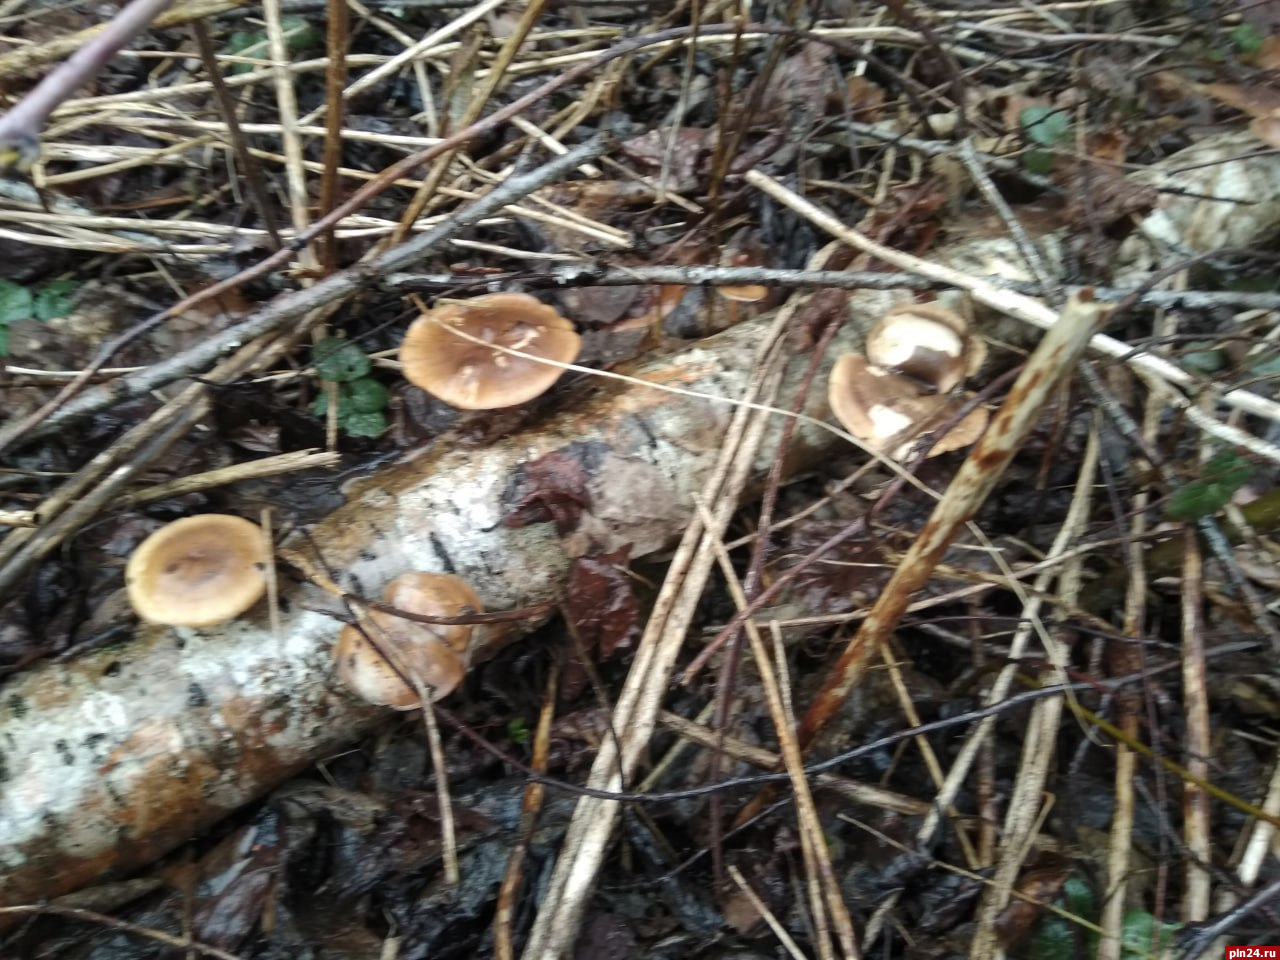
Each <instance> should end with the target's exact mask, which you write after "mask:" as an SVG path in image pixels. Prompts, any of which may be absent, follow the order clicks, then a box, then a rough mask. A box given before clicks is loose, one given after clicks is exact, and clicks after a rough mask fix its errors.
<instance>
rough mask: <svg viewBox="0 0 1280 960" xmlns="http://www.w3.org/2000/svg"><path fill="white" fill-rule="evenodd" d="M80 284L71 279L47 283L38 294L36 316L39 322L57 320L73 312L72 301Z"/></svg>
mask: <svg viewBox="0 0 1280 960" xmlns="http://www.w3.org/2000/svg"><path fill="white" fill-rule="evenodd" d="M79 288H80V284H79V283H78V282H77V281H75V280H72V279H70V278H67V279H64V280H55V281H53V283H46V284H45V285H44V286H43V287H41V288H40V292H39V293H37V294H36V302H35V314H36V319H37V320H56V319H57V318H58V317H65V316H66V315H67V314H68V313H70V312H71V301H72V300H73V299H74V298H75V293H76V290H78V289H79Z"/></svg>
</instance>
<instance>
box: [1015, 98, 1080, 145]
mask: <svg viewBox="0 0 1280 960" xmlns="http://www.w3.org/2000/svg"><path fill="white" fill-rule="evenodd" d="M1018 126H1020V127H1022V132H1023V134H1024V135H1025V136H1026V138H1027V139H1028V140H1030V141H1031V142H1032V143H1038V144H1040V146H1042V147H1052V146H1053V145H1054V144H1055V143H1058V142H1059V141H1061V140H1062V138H1063V137H1065V136H1066V135H1067V130H1068V129H1069V128H1070V127H1071V116H1070V115H1069V114H1068V113H1067V112H1066V111H1065V110H1059V109H1057V108H1056V107H1024V108H1023V110H1022V112H1021V113H1019V114H1018Z"/></svg>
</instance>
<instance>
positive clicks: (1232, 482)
mask: <svg viewBox="0 0 1280 960" xmlns="http://www.w3.org/2000/svg"><path fill="white" fill-rule="evenodd" d="M1252 474H1253V465H1252V464H1250V463H1249V461H1248V460H1247V459H1245V458H1244V457H1242V456H1241V455H1240V454H1238V453H1236V452H1235V451H1234V450H1220V451H1218V452H1217V453H1215V454H1214V455H1213V456H1212V457H1211V458H1210V459H1209V461H1208V462H1207V463H1206V464H1205V465H1204V466H1203V467H1202V468H1201V469H1200V476H1199V477H1198V478H1197V479H1195V480H1192V481H1191V482H1190V483H1188V484H1187V485H1186V486H1185V487H1183V488H1182V489H1181V490H1179V491H1177V492H1176V493H1175V494H1174V495H1173V496H1172V497H1170V498H1169V502H1168V504H1166V506H1165V508H1164V512H1165V516H1167V517H1168V518H1169V519H1170V520H1199V519H1200V518H1201V517H1208V516H1212V515H1213V514H1215V513H1217V512H1218V511H1219V510H1221V509H1222V508H1223V507H1225V506H1226V505H1227V504H1228V503H1230V502H1231V498H1232V497H1233V496H1234V495H1235V492H1236V491H1237V490H1239V489H1240V487H1241V486H1243V484H1244V482H1245V481H1246V480H1248V479H1249V477H1250V476H1251V475H1252Z"/></svg>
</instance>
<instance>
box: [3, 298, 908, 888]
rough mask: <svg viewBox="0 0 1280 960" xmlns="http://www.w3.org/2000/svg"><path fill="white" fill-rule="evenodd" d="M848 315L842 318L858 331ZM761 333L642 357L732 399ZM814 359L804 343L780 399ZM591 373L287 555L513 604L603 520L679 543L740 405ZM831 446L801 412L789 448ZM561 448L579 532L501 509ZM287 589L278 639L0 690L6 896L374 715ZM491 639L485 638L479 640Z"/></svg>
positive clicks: (630, 536)
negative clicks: (518, 423) (582, 511)
mask: <svg viewBox="0 0 1280 960" xmlns="http://www.w3.org/2000/svg"><path fill="white" fill-rule="evenodd" d="M853 302H854V303H855V304H857V309H858V311H859V312H863V313H865V315H867V316H874V315H876V314H877V313H878V312H880V311H882V310H883V309H885V308H886V307H887V306H888V305H889V303H890V302H891V297H890V295H888V294H885V293H880V292H867V293H861V294H854V295H853ZM852 327H853V325H848V328H847V329H846V330H845V331H844V332H843V333H842V334H841V338H842V341H843V343H844V344H845V348H847V345H848V343H849V339H850V338H851V337H854V336H856V333H855V332H854V330H853V329H852ZM761 329H762V327H761V324H760V323H758V322H756V323H748V324H744V325H742V326H740V327H737V328H735V329H733V330H730V331H728V332H726V333H724V334H721V335H719V336H717V337H714V338H711V339H710V340H707V341H705V342H703V343H700V344H697V345H695V346H693V347H690V348H688V349H686V350H685V351H683V352H682V353H680V354H677V355H675V356H672V357H668V358H663V359H658V360H654V361H651V362H649V363H647V364H645V365H644V366H643V367H641V368H639V369H638V370H637V371H636V374H637V375H638V376H640V377H642V378H645V379H648V380H650V381H651V382H653V383H654V384H658V385H662V386H666V387H673V388H679V389H684V390H690V391H695V392H698V393H705V394H710V395H712V396H714V397H721V398H736V397H738V396H741V395H743V394H744V392H745V389H746V384H747V379H748V376H749V375H750V372H751V371H750V368H751V362H752V357H753V354H754V351H755V349H756V345H757V340H758V337H759V335H760V331H761ZM838 349H839V345H838V346H837V352H838ZM833 355H834V354H833ZM807 362H808V357H807V356H806V355H803V354H798V355H796V356H795V357H794V358H793V359H792V361H791V364H790V369H789V382H790V387H789V388H788V390H786V391H785V392H784V398H787V399H789V397H790V396H791V395H792V394H793V392H794V386H795V384H796V382H797V379H798V377H799V375H800V373H801V372H802V371H803V368H804V366H805V364H806V363H807ZM824 382H825V372H824V373H823V375H822V376H821V377H820V378H819V379H818V381H817V383H816V386H815V389H814V391H813V396H811V397H810V400H809V402H808V405H807V407H806V411H805V412H806V413H808V414H809V415H811V416H816V417H824V416H825V415H826V402H825V398H824V394H825V390H824V389H823V386H822V385H823V383H824ZM581 388H582V389H580V390H579V391H577V392H576V393H570V394H569V395H568V397H567V398H566V400H565V402H564V404H563V410H562V411H561V412H560V413H559V414H558V415H557V416H556V418H555V419H554V420H553V421H551V422H548V423H547V424H545V425H543V426H539V427H534V428H531V429H529V430H526V431H524V432H522V433H519V434H517V435H515V436H512V437H510V438H507V439H506V440H504V441H501V442H499V443H497V444H494V445H492V446H487V447H484V448H473V447H465V446H460V445H457V444H450V443H441V444H438V445H437V448H436V449H434V450H432V451H430V452H428V453H426V454H424V455H421V456H418V457H416V458H413V459H409V460H407V461H405V462H403V463H400V464H397V465H395V466H392V467H390V468H387V469H385V470H383V471H381V472H379V473H377V474H376V475H373V476H371V477H369V478H366V479H363V480H360V481H358V482H356V483H355V484H353V485H352V488H351V489H350V490H349V491H348V493H349V500H348V503H347V505H346V506H344V507H342V508H340V509H339V510H337V511H336V512H334V513H333V514H332V515H331V516H330V517H328V518H327V519H326V520H325V521H323V522H322V523H320V524H318V525H317V526H316V527H315V528H314V529H313V530H312V531H311V538H310V540H309V541H308V540H306V539H305V538H302V537H294V538H293V539H292V541H291V542H289V543H286V544H285V546H284V549H283V550H282V554H283V555H284V557H285V558H286V559H288V558H289V557H290V556H293V557H294V558H298V557H302V558H304V559H306V558H308V557H309V556H310V555H311V547H310V544H311V543H314V544H315V545H316V546H317V547H318V549H319V551H320V552H321V553H322V554H323V559H324V563H325V565H326V566H327V568H328V569H329V570H332V571H338V572H339V573H338V574H337V578H338V579H339V581H340V582H341V583H342V585H343V586H345V587H348V588H349V589H351V590H352V591H353V592H358V593H360V594H362V595H365V596H376V595H377V594H378V593H379V592H380V590H381V587H382V585H383V584H384V583H385V582H386V581H387V580H388V579H390V578H391V577H392V576H394V575H395V574H397V573H401V572H404V571H405V570H450V571H452V572H455V573H457V574H458V575H460V576H462V577H464V578H466V579H467V580H469V581H470V582H471V583H472V584H473V585H474V587H475V589H476V591H477V592H478V593H479V595H480V597H481V599H482V600H483V601H484V603H485V605H486V607H487V609H490V610H503V609H511V608H513V607H523V606H529V605H532V604H536V603H539V602H543V601H548V600H555V599H557V598H558V597H559V596H560V594H561V591H562V587H563V584H564V582H565V577H566V574H567V571H568V567H569V556H570V553H571V552H576V551H578V550H580V549H581V548H582V547H583V545H584V542H585V540H586V539H587V538H588V537H590V538H591V539H593V540H594V541H595V542H597V543H599V544H600V545H601V546H602V548H603V549H605V550H612V549H615V548H617V547H619V546H622V545H624V544H630V545H631V555H632V556H641V555H644V554H646V553H651V552H653V551H655V550H657V549H659V548H661V547H663V546H665V545H667V544H669V543H670V542H672V541H673V540H675V539H676V538H678V537H679V535H680V533H681V532H682V531H683V530H684V528H685V526H686V525H687V524H688V521H689V518H690V516H691V511H692V493H693V492H694V491H697V490H698V489H699V488H700V487H701V486H702V484H703V482H704V480H705V478H706V474H707V472H708V471H709V470H710V469H711V467H712V465H713V464H714V461H715V458H716V454H717V451H718V449H719V446H720V443H721V441H722V439H723V433H724V427H725V424H726V423H727V422H728V418H729V415H730V412H731V408H730V406H729V405H728V404H726V403H723V402H713V401H710V400H706V399H699V398H696V397H690V396H687V395H680V394H674V393H671V392H666V391H661V390H657V389H653V388H652V387H649V386H644V385H633V384H622V383H619V382H617V381H608V380H598V381H593V382H592V383H584V384H582V385H581ZM782 421H783V418H782V417H781V416H779V417H777V418H775V420H774V422H773V425H772V427H771V436H770V439H769V441H768V442H767V443H766V444H765V445H764V447H763V450H764V452H763V454H762V456H761V457H760V458H759V460H758V462H757V464H756V471H757V475H758V476H760V477H763V475H764V472H765V471H766V470H767V469H768V468H769V466H770V464H771V462H772V459H773V456H774V452H775V449H776V441H777V437H778V432H779V430H780V427H781V423H782ZM836 442H839V441H838V440H837V438H836V437H835V435H834V434H832V433H830V432H828V431H825V430H823V429H821V428H819V427H816V426H814V425H808V424H800V425H799V426H798V429H797V432H796V451H795V453H796V456H793V457H791V458H789V462H791V463H794V464H799V463H802V462H804V461H805V460H811V459H812V458H813V457H814V456H815V455H816V454H817V453H819V452H820V451H822V450H823V449H826V448H829V447H830V446H831V445H832V444H833V443H836ZM551 453H558V454H560V455H563V456H566V457H569V458H571V459H573V460H574V461H575V462H577V463H579V464H581V465H582V466H583V469H584V471H585V473H586V476H587V477H588V489H589V492H590V501H591V505H590V511H589V514H588V515H586V516H585V517H584V521H583V523H582V525H581V526H580V528H579V530H578V531H576V532H575V534H573V535H571V536H570V537H568V538H567V539H566V540H565V541H562V540H561V538H560V537H559V536H558V535H557V533H556V531H555V529H554V527H553V526H552V524H550V523H539V524H535V525H532V526H527V527H524V528H512V527H508V526H506V525H504V523H503V519H504V517H505V516H507V515H509V513H510V511H511V506H512V503H511V498H512V497H513V496H515V495H517V494H516V488H517V487H518V483H517V481H518V479H519V477H520V473H521V468H522V466H523V465H524V464H527V463H528V462H530V461H532V460H535V459H537V458H539V457H543V456H546V455H548V454H551ZM315 566H316V565H315V564H314V563H313V564H312V567H313V568H314V567H315ZM282 579H285V580H287V578H282ZM282 599H283V603H282V606H283V610H282V614H281V630H280V635H279V637H278V638H277V637H273V636H272V635H271V631H270V627H269V625H268V623H267V620H266V616H265V613H263V612H262V611H260V610H259V611H258V612H256V613H255V614H254V615H252V616H250V617H248V618H246V619H242V620H239V621H237V622H235V623H232V624H228V625H226V626H224V627H218V628H212V629H207V630H193V629H182V628H157V627H147V626H141V627H139V628H138V629H137V630H136V631H135V635H134V636H133V637H132V638H131V639H130V640H129V641H128V642H126V643H122V644H119V645H116V646H114V647H112V648H111V649H109V650H104V651H100V652H97V653H94V654H91V655H89V656H86V657H83V658H80V659H78V660H75V661H73V662H70V663H52V662H46V663H44V664H42V665H40V666H37V667H35V668H34V669H31V670H28V671H26V672H24V673H22V674H19V675H18V676H16V677H14V678H13V679H11V680H10V681H8V682H7V683H6V684H5V685H4V686H3V687H0V905H12V904H17V903H24V902H29V901H32V900H36V899H39V898H43V897H50V896H55V895H57V894H60V893H63V892H66V891H68V890H71V889H74V888H76V887H78V886H81V885H83V884H85V883H88V882H90V881H93V880H95V879H97V878H100V877H103V876H105V875H107V874H108V872H111V873H121V872H125V871H128V870H131V869H135V868H137V867H139V866H141V865H143V864H145V863H146V862H148V861H149V860H151V859H154V858H155V857H157V856H159V855H161V854H163V853H164V852H166V851H167V850H169V849H172V848H173V847H175V846H177V845H178V844H179V843H181V842H183V841H184V840H186V839H188V838H189V837H190V836H192V835H193V834H194V833H196V832H198V831H199V830H201V829H202V828H204V827H207V826H209V825H210V824H211V823H213V822H215V821H216V820H218V819H219V818H220V817H222V816H224V815H225V814H227V813H229V812H230V811H232V810H234V809H236V808H237V807H238V806H240V805H241V804H243V803H245V802H247V801H248V800H251V799H252V798H254V797H255V796H258V795H260V794H261V793H263V792H265V791H266V790H268V789H270V788H271V787H272V786H274V785H275V784H277V783H279V782H280V781H282V780H283V779H285V778H286V777H288V776H290V775H291V774H293V773H294V772H296V771H297V770H299V769H301V768H303V767H305V766H306V765H307V764H309V763H311V762H313V761H315V760H316V759H318V758H320V757H323V756H324V755H326V754H328V753H330V752H332V751H334V750H336V749H338V748H339V747H340V746H342V745H343V744H345V743H349V742H350V741H352V740H353V739H355V738H356V737H358V736H359V735H360V734H361V732H362V731H363V730H365V729H366V728H367V727H368V725H369V724H370V723H371V722H372V721H374V720H375V719H376V718H377V717H378V716H379V715H380V711H378V710H376V709H373V708H370V707H366V706H363V705H361V704H359V703H357V702H355V701H354V700H353V699H352V698H351V697H350V696H348V695H347V694H346V692H345V691H344V690H342V689H341V688H340V687H339V686H338V685H337V683H336V682H335V681H334V680H333V679H332V677H331V674H330V659H329V658H330V649H331V645H332V643H333V641H334V639H335V638H336V635H337V632H338V628H339V625H338V623H337V622H336V621H335V620H334V619H333V618H332V617H331V616H330V615H328V614H327V613H325V612H321V610H324V609H327V608H332V606H333V602H332V600H331V598H329V597H328V596H327V595H325V594H323V593H321V592H320V591H319V590H318V589H316V588H315V587H312V586H310V585H307V584H301V585H296V586H293V587H288V588H286V589H284V591H283V598H282ZM520 629H521V628H520V627H519V626H517V627H516V628H515V630H514V631H512V633H513V635H514V634H518V632H519V631H520ZM510 639H512V636H508V637H506V638H504V641H503V642H506V641H509V640H510ZM492 642H497V641H492ZM491 653H492V647H491V646H490V647H486V645H485V644H484V643H482V644H481V649H480V650H479V651H478V656H479V657H480V658H481V659H482V658H483V657H484V656H485V655H486V654H491Z"/></svg>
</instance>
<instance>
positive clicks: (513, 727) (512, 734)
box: [507, 717, 530, 746]
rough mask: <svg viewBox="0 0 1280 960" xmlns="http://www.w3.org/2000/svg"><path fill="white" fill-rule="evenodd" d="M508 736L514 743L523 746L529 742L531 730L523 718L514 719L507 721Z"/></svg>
mask: <svg viewBox="0 0 1280 960" xmlns="http://www.w3.org/2000/svg"><path fill="white" fill-rule="evenodd" d="M507 736H508V737H509V738H510V739H511V742H512V743H518V744H520V745H521V746H524V745H525V744H527V743H528V742H529V736H530V734H529V728H528V726H526V724H525V722H524V718H523V717H512V718H511V719H510V720H508V721H507Z"/></svg>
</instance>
